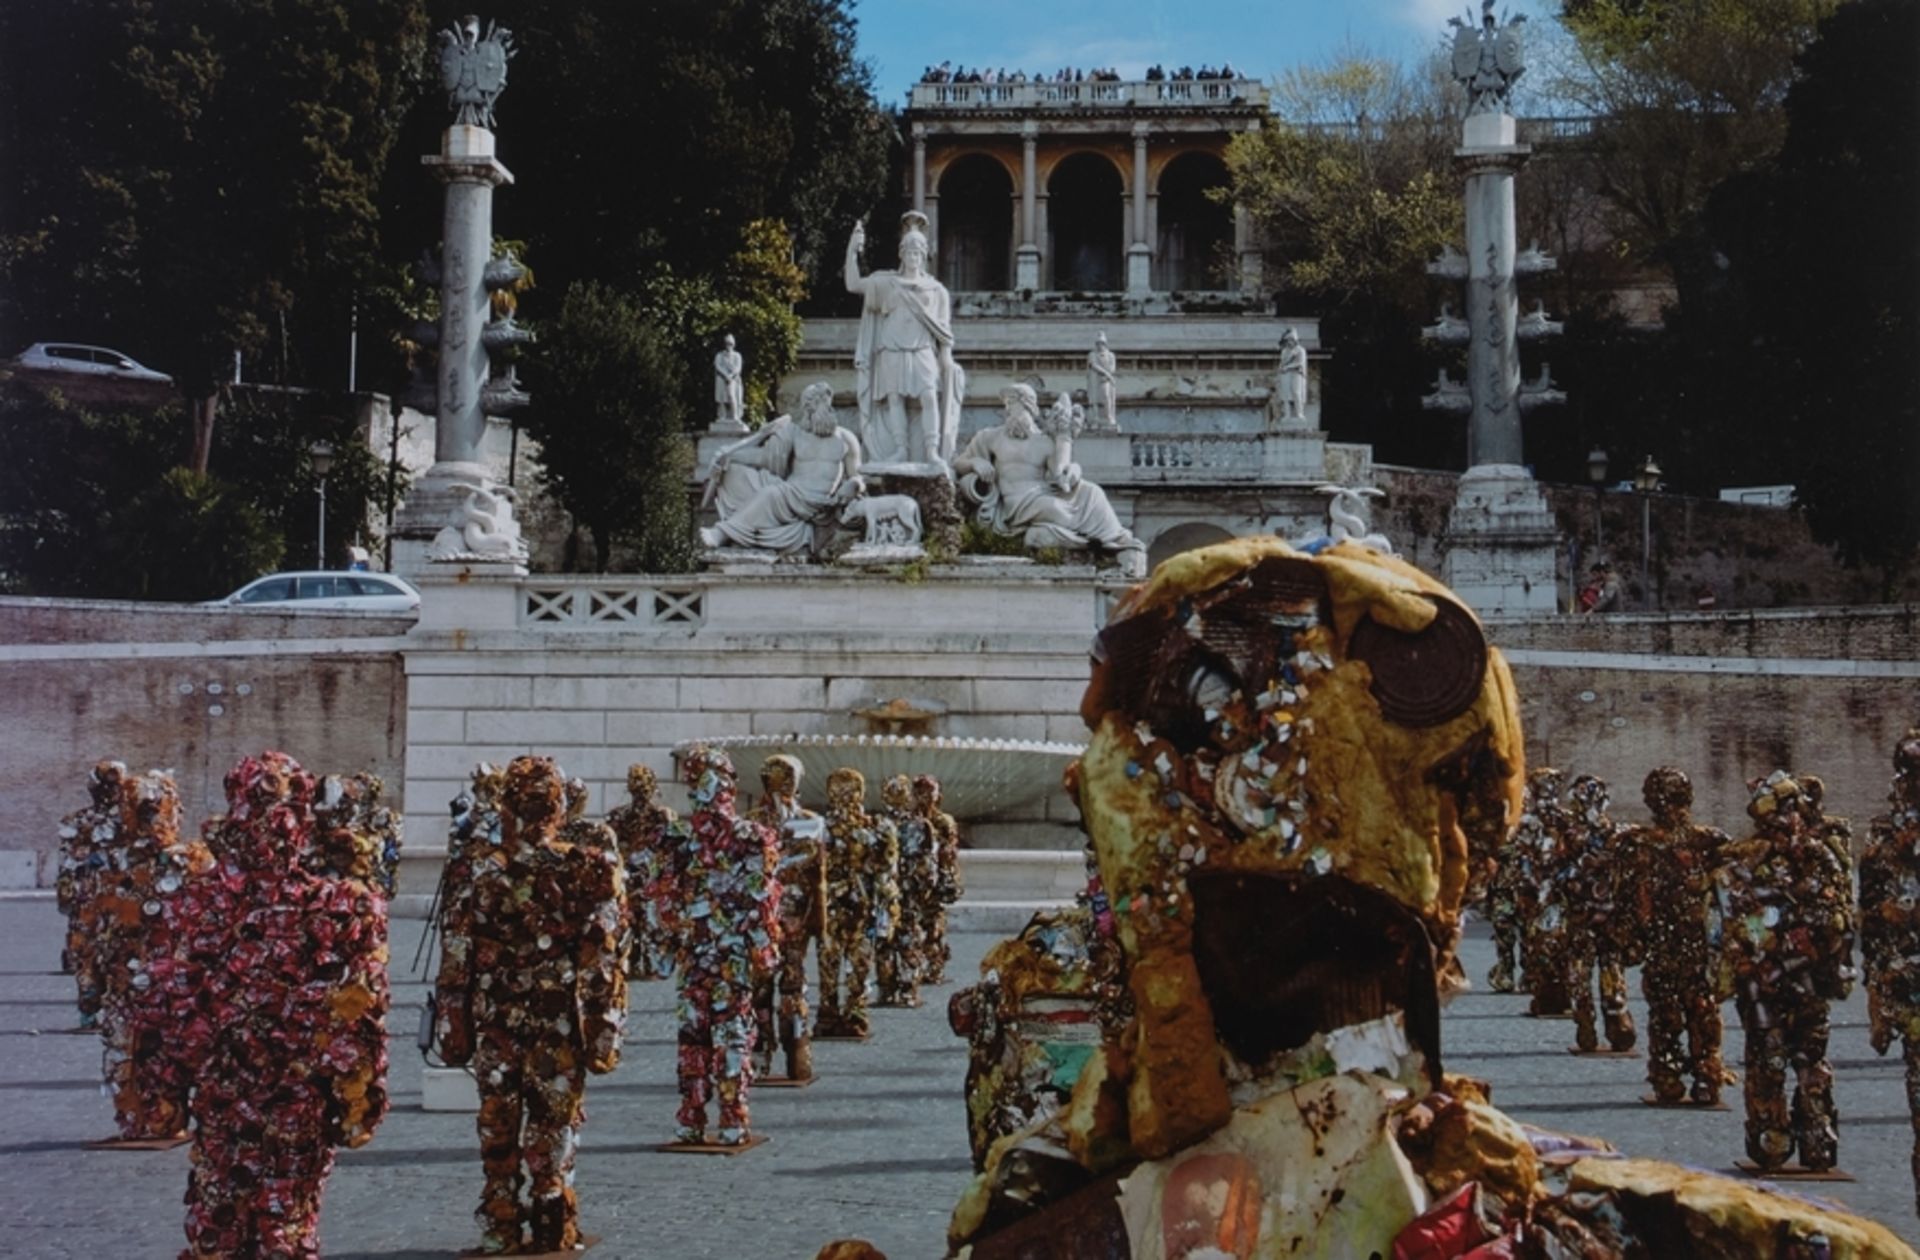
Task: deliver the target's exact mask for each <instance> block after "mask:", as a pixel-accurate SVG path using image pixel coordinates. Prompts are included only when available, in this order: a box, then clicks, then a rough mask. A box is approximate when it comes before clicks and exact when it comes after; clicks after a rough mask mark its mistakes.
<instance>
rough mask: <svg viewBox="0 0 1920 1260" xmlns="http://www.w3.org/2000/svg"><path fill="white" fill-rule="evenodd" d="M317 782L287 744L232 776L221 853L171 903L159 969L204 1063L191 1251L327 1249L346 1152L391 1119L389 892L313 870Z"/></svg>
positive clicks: (290, 1253)
mask: <svg viewBox="0 0 1920 1260" xmlns="http://www.w3.org/2000/svg"><path fill="white" fill-rule="evenodd" d="M314 789H315V784H314V780H313V776H312V775H310V774H308V773H306V771H304V770H302V769H301V768H300V766H299V763H297V762H295V761H294V760H293V759H292V758H291V757H288V756H287V755H286V754H285V753H278V752H266V753H262V754H261V755H260V756H258V757H248V758H246V759H245V760H243V761H241V762H240V763H239V764H238V765H236V766H235V767H234V768H233V769H232V770H231V771H229V772H228V773H227V778H226V791H227V813H226V816H225V817H222V818H216V819H213V820H210V821H209V823H208V825H207V839H208V848H209V849H210V850H211V851H212V857H213V861H212V862H211V863H210V864H209V865H207V866H206V868H205V869H204V870H203V871H202V872H200V873H197V874H192V875H189V876H188V878H187V879H186V881H185V882H184V885H183V887H182V889H181V891H180V895H179V897H178V898H177V899H176V900H175V901H174V902H173V903H172V904H171V905H169V906H168V907H167V910H166V915H167V919H168V923H167V936H168V938H169V939H168V948H167V949H166V950H165V951H164V953H159V952H156V954H155V956H154V957H153V958H152V960H151V962H150V963H149V966H148V972H149V974H150V975H151V976H152V984H153V985H154V986H155V987H157V988H158V989H159V990H160V992H161V993H162V995H163V996H162V1001H163V1002H164V1003H165V1004H166V1007H167V1010H166V1015H165V1018H166V1021H167V1023H166V1026H167V1032H166V1036H167V1037H168V1038H169V1039H170V1040H171V1042H172V1045H173V1053H175V1054H177V1055H178V1056H179V1058H180V1060H181V1061H183V1062H185V1063H188V1064H191V1065H192V1068H193V1095H192V1103H191V1107H190V1110H191V1115H192V1119H193V1162H192V1171H191V1172H190V1173H189V1174H188V1179H187V1199H186V1202H187V1220H186V1229H187V1243H188V1246H187V1250H186V1251H184V1252H183V1253H182V1257H183V1260H200V1258H202V1257H214V1256H286V1257H317V1256H318V1255H319V1254H320V1250H319V1226H320V1196H321V1191H322V1189H323V1188H324V1186H325V1184H326V1179H327V1174H328V1173H329V1172H331V1171H332V1169H333V1160H334V1148H335V1147H337V1146H348V1147H355V1146H361V1145H364V1144H365V1143H366V1142H368V1141H370V1140H371V1139H372V1137H373V1133H374V1130H375V1128H377V1127H378V1126H379V1124H380V1121H381V1119H382V1118H383V1117H384V1116H385V1115H386V1111H387V1088H386V1075H387V1034H386V1027H385V1023H384V1021H385V1016H386V1013H387V1006H388V1003H389V993H388V988H387V907H386V901H385V899H384V898H382V897H381V896H380V894H379V892H378V890H377V889H375V888H374V887H373V886H372V885H371V884H369V883H368V882H366V881H364V880H360V879H354V878H351V877H338V876H331V875H316V874H313V873H312V872H311V871H310V870H309V869H308V859H309V857H310V852H309V850H310V847H311V845H312V842H313V830H314V821H313V796H314Z"/></svg>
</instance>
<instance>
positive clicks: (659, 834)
mask: <svg viewBox="0 0 1920 1260" xmlns="http://www.w3.org/2000/svg"><path fill="white" fill-rule="evenodd" d="M627 797H628V800H627V803H626V804H625V805H622V806H619V807H618V808H616V809H614V810H613V811H612V812H611V813H609V814H608V815H607V826H609V827H611V828H613V834H614V835H615V836H616V837H617V838H618V839H619V842H620V856H621V858H622V860H624V861H625V862H626V864H627V899H628V902H629V904H630V905H631V906H632V908H633V946H632V952H631V953H630V954H629V956H628V959H627V975H628V976H630V977H631V978H633V979H635V980H664V979H666V978H667V976H668V975H669V974H670V973H671V972H672V971H673V958H672V953H673V949H672V945H671V943H670V942H669V941H668V940H667V939H666V935H665V933H663V932H662V931H661V928H660V922H659V918H658V916H657V915H656V913H655V910H654V894H655V892H656V891H657V885H658V884H659V882H660V869H661V866H660V863H661V855H662V853H663V852H664V851H665V846H666V844H667V829H668V828H670V827H672V826H673V824H674V823H675V822H677V821H678V818H677V817H676V815H675V814H674V812H673V810H671V809H669V808H668V807H667V806H665V805H662V804H661V803H660V781H659V780H658V779H657V778H656V777H655V776H654V773H653V770H652V769H651V768H650V767H647V766H642V765H631V766H628V767H627Z"/></svg>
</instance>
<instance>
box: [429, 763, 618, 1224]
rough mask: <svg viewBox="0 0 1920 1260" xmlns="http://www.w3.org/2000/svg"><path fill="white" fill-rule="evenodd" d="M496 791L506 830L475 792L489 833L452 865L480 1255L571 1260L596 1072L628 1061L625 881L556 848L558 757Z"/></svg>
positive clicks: (454, 1031)
mask: <svg viewBox="0 0 1920 1260" xmlns="http://www.w3.org/2000/svg"><path fill="white" fill-rule="evenodd" d="M485 769H486V768H485V767H483V768H482V770H483V772H484V771H485ZM488 777H490V776H488ZM475 786H476V788H480V787H481V786H482V776H480V775H477V776H476V781H475ZM498 791H499V795H498V797H497V801H495V802H494V803H495V804H497V807H498V809H499V822H500V827H499V831H498V832H497V833H495V832H494V831H493V830H492V828H491V827H490V826H489V825H487V822H486V821H485V819H484V811H485V807H486V805H487V803H488V802H487V799H486V795H485V794H480V793H477V794H476V797H475V804H476V807H477V808H475V809H473V810H470V811H469V812H470V813H473V814H476V815H481V816H482V817H481V820H480V821H478V822H476V824H475V825H473V826H471V827H470V828H465V829H463V830H464V832H465V843H464V845H463V846H462V848H461V849H460V851H458V852H456V853H455V855H454V860H453V861H452V862H451V863H450V864H449V867H448V875H447V882H446V892H445V898H446V903H445V911H444V914H445V918H444V920H443V929H442V930H443V934H444V935H443V938H442V940H443V943H442V948H443V950H444V951H445V952H444V954H443V955H442V958H441V962H440V973H439V976H438V978H437V980H436V982H435V994H436V999H437V1005H438V1010H439V1016H438V1021H437V1032H438V1040H439V1043H440V1052H441V1054H442V1055H443V1056H444V1058H445V1060H446V1062H448V1063H449V1064H456V1065H458V1064H471V1066H472V1068H473V1076H474V1080H475V1081H476V1082H478V1084H479V1087H480V1118H479V1129H480V1160H481V1163H482V1164H483V1165H484V1167H485V1169H486V1186H485V1188H484V1189H483V1190H482V1191H481V1192H480V1208H479V1211H478V1212H477V1213H476V1214H475V1215H476V1218H477V1219H478V1220H479V1222H480V1229H481V1242H480V1245H481V1248H482V1249H483V1250H485V1251H489V1252H494V1253H502V1252H511V1251H516V1250H523V1249H524V1250H529V1251H534V1252H541V1251H565V1250H568V1249H570V1248H572V1247H574V1246H575V1245H576V1244H578V1243H579V1242H580V1228H579V1203H578V1201H577V1200H576V1198H575V1197H574V1190H573V1161H574V1154H575V1151H576V1150H577V1149H578V1147H579V1144H580V1125H581V1121H582V1120H583V1119H584V1118H585V1111H584V1109H583V1107H582V1105H581V1100H582V1096H583V1095H584V1094H585V1092H586V1081H587V1073H589V1072H592V1073H595V1074H596V1075H597V1074H601V1073H605V1072H611V1071H612V1070H613V1069H614V1067H615V1065H616V1064H618V1063H619V1061H620V1039H621V1035H622V1032H623V1030H624V1028H625V1024H626V1012H627V979H626V953H627V942H626V917H627V904H626V883H625V880H624V879H623V878H622V875H621V871H620V861H619V858H618V856H617V855H616V854H614V853H613V852H612V851H611V850H608V849H603V848H597V847H591V846H582V845H574V844H569V843H567V842H566V841H564V840H561V839H560V834H559V833H560V828H561V826H562V824H563V823H565V821H566V804H565V793H566V788H565V783H564V780H563V778H562V776H561V774H560V770H559V768H558V767H556V766H555V765H554V764H553V761H552V760H551V759H550V758H547V757H516V758H515V759H514V760H513V761H512V762H510V763H508V765H507V768H506V773H505V776H504V780H503V782H502V783H501V784H500V786H499V789H498ZM526 1182H531V1183H532V1184H531V1186H530V1187H529V1197H528V1199H527V1200H525V1201H523V1200H522V1199H521V1197H520V1189H521V1186H522V1185H523V1184H524V1183H526Z"/></svg>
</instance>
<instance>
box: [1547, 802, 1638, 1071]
mask: <svg viewBox="0 0 1920 1260" xmlns="http://www.w3.org/2000/svg"><path fill="white" fill-rule="evenodd" d="M1568 796H1569V801H1568V806H1569V808H1568V813H1569V814H1571V815H1572V817H1571V818H1570V820H1569V825H1570V831H1569V833H1568V840H1569V844H1568V856H1567V861H1566V864H1565V865H1564V867H1563V868H1562V876H1561V877H1562V879H1563V881H1564V886H1563V888H1562V891H1561V898H1560V904H1561V905H1562V906H1563V907H1564V909H1565V913H1566V915H1567V917H1568V923H1567V954H1566V961H1567V987H1568V989H1570V990H1571V991H1572V993H1573V1019H1574V1038H1575V1044H1576V1045H1577V1046H1578V1048H1579V1049H1580V1050H1582V1051H1593V1050H1597V1049H1599V1048H1600V1031H1601V1030H1600V1029H1596V1028H1595V1026H1594V1022H1595V1021H1594V1002H1593V991H1594V985H1595V983H1596V982H1598V984H1599V988H1600V1019H1601V1021H1602V1022H1603V1023H1604V1031H1605V1032H1606V1035H1607V1048H1608V1049H1610V1050H1613V1051H1616V1052H1621V1051H1627V1050H1631V1049H1633V1043H1634V1028H1633V1012H1632V1011H1629V1010H1628V1009H1627V970H1626V968H1627V964H1628V963H1631V962H1634V961H1637V948H1636V945H1635V942H1634V933H1633V924H1632V917H1631V915H1630V913H1629V907H1628V905H1627V897H1628V895H1629V894H1628V891H1627V890H1626V889H1625V888H1624V887H1623V885H1624V884H1625V883H1626V879H1625V872H1624V870H1623V864H1622V861H1621V854H1622V849H1621V846H1620V845H1619V843H1618V842H1617V841H1616V838H1615V827H1614V823H1613V819H1611V818H1609V817H1607V803H1608V794H1607V785H1606V784H1605V783H1604V782H1603V781H1601V780H1600V779H1598V778H1595V777H1594V776H1593V775H1590V774H1583V775H1581V776H1580V777H1579V778H1577V779H1575V780H1574V781H1573V788H1572V791H1571V792H1569V793H1568Z"/></svg>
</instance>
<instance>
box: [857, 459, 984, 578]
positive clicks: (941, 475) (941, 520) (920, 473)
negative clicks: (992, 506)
mask: <svg viewBox="0 0 1920 1260" xmlns="http://www.w3.org/2000/svg"><path fill="white" fill-rule="evenodd" d="M860 475H861V476H863V477H865V478H866V479H867V492H868V493H869V494H904V495H906V496H907V497H908V498H910V499H912V500H913V501H914V502H915V503H918V504H919V505H920V526H921V529H922V530H924V531H925V542H926V548H927V550H928V551H929V552H932V553H933V554H934V555H939V556H952V555H957V554H959V551H960V502H959V499H958V498H957V497H956V496H955V494H954V489H953V478H952V476H951V475H950V474H949V473H948V471H947V470H946V469H945V468H943V467H940V466H938V465H935V464H868V465H866V466H865V467H863V468H861V470H860ZM855 550H858V548H855ZM893 563H898V562H897V561H895V562H893Z"/></svg>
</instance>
